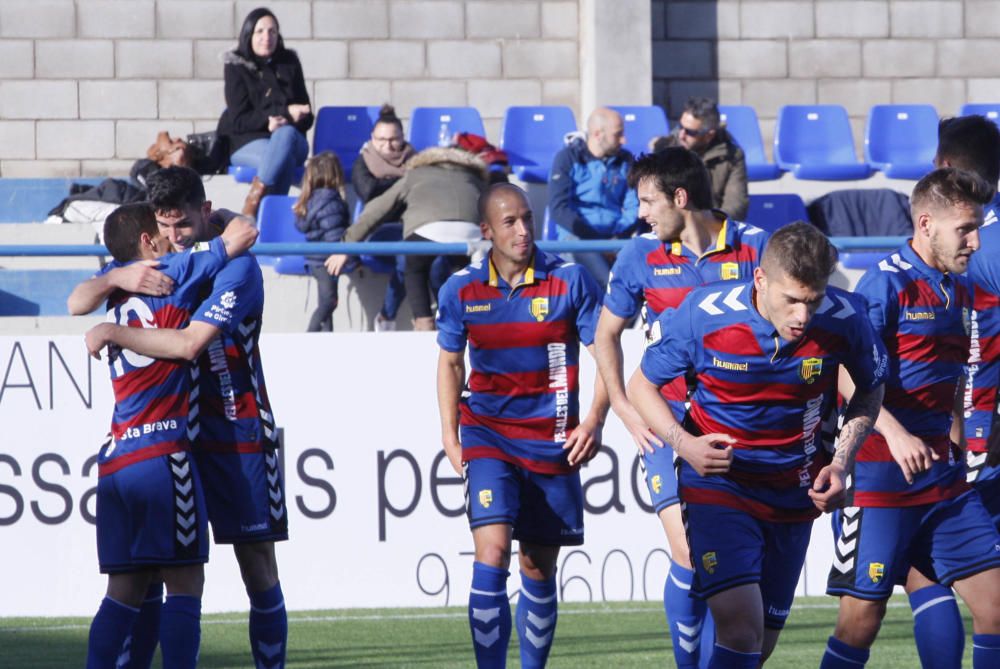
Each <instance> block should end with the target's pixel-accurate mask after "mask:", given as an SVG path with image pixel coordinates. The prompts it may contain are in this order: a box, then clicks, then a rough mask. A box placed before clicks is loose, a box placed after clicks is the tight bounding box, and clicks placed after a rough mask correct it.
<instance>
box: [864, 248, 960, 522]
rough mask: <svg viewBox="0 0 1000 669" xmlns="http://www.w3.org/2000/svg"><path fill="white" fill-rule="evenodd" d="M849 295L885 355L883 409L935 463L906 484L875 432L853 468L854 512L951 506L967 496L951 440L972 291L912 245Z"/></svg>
mask: <svg viewBox="0 0 1000 669" xmlns="http://www.w3.org/2000/svg"><path fill="white" fill-rule="evenodd" d="M855 292H856V293H857V294H858V295H861V296H862V297H864V298H865V300H866V301H867V302H868V317H869V319H870V320H871V323H872V327H873V328H874V329H875V332H876V333H877V335H878V336H879V338H880V339H881V340H882V341H883V342H884V343H885V347H886V349H887V350H888V351H889V377H888V379H887V380H886V384H885V399H884V400H883V403H882V406H883V408H884V409H886V410H888V411H889V412H890V413H891V414H892V415H893V417H895V418H896V420H898V421H899V422H900V423H901V424H902V426H903V427H904V428H906V430H907V431H908V432H909V433H910V434H912V435H914V436H917V437H920V438H921V439H923V441H924V442H925V443H926V444H927V445H928V446H929V447H930V448H932V449H934V450H935V451H936V452H937V454H938V456H939V458H940V459H939V460H938V461H936V462H935V463H934V464H933V466H932V467H931V469H930V470H928V471H926V472H923V473H921V474H918V475H917V476H915V477H914V480H913V483H912V484H908V483H907V482H906V479H905V478H904V477H903V470H902V469H900V467H899V465H898V464H896V462H895V461H894V460H893V459H892V455H891V454H890V452H889V447H888V445H887V444H886V443H885V438H884V437H882V435H880V434H878V433H877V432H873V433H872V434H871V435H870V436H869V437H868V439H867V440H866V441H865V443H864V444H863V445H862V447H861V449H860V450H859V451H858V455H857V459H856V461H855V464H854V479H853V480H854V503H855V505H857V506H894V507H895V506H915V505H918V504H927V503H932V502H938V501H941V500H944V499H950V498H952V497H955V496H957V495H959V494H961V493H962V492H963V491H964V490H966V489H967V486H966V484H965V477H964V475H963V469H964V468H963V466H962V464H961V463H958V462H956V461H955V456H954V452H953V449H952V447H951V440H950V438H949V433H950V430H951V423H952V420H953V415H954V414H953V412H954V408H955V395H956V392H957V391H958V387H957V384H958V383H959V380H960V378H961V377H962V376H963V374H964V368H965V365H966V362H967V361H968V358H969V333H968V329H967V328H968V322H969V319H970V311H971V308H972V290H971V288H970V285H969V282H968V280H967V278H966V277H964V276H954V275H951V274H942V273H941V272H939V271H938V270H936V269H934V268H933V267H931V266H929V265H928V264H927V263H926V262H924V261H923V260H922V259H921V258H920V256H919V255H918V254H917V253H916V251H914V250H913V247H912V246H911V245H910V242H907V243H906V244H904V245H903V246H902V247H901V248H900V249H899V250H897V251H895V252H893V253H892V254H890V255H889V256H887V257H886V258H883V259H882V260H880V261H879V262H878V263H877V264H876V265H874V266H872V267H871V268H870V269H869V270H868V271H867V272H866V273H865V274H864V276H862V277H861V280H860V281H859V282H858V285H857V287H856V288H855Z"/></svg>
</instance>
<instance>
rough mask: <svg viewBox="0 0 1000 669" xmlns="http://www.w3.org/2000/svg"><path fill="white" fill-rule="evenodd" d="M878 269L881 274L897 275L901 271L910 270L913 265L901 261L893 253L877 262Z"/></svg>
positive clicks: (900, 258)
mask: <svg viewBox="0 0 1000 669" xmlns="http://www.w3.org/2000/svg"><path fill="white" fill-rule="evenodd" d="M878 267H879V269H880V270H882V271H883V272H892V273H893V274H897V273H899V270H901V269H912V268H913V265H911V264H910V263H908V262H906V261H905V260H903V258H902V257H900V255H899V254H898V253H893V254H892V255H891V256H889V257H888V258H884V259H882V260H880V261H879V263H878Z"/></svg>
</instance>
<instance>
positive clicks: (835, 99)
mask: <svg viewBox="0 0 1000 669" xmlns="http://www.w3.org/2000/svg"><path fill="white" fill-rule="evenodd" d="M651 1H652V17H653V19H652V33H653V34H652V37H653V99H654V101H655V102H656V103H658V104H661V105H663V106H664V107H665V108H666V109H667V110H668V115H669V116H670V117H671V119H676V118H677V117H678V116H679V114H680V110H681V109H682V108H683V105H684V101H685V100H686V99H687V97H688V96H689V95H709V96H712V97H715V98H717V99H718V100H719V101H720V102H721V103H722V104H748V105H752V106H754V107H755V108H756V110H757V115H758V116H759V117H760V119H761V130H762V132H763V134H764V142H765V145H766V148H767V150H768V152H769V153H770V150H771V143H772V141H773V136H774V123H775V118H776V116H777V110H778V108H779V107H780V106H781V105H783V104H839V105H843V106H844V107H846V109H847V111H848V113H849V114H850V116H851V123H852V126H853V129H854V133H855V146H856V147H857V149H858V151H859V156H860V152H861V150H862V147H863V142H864V124H865V119H866V117H867V114H868V110H869V108H870V107H871V106H872V105H874V104H890V103H904V104H911V103H924V104H931V105H934V106H935V108H936V109H937V111H938V114H939V115H942V116H949V115H954V114H957V113H958V110H959V107H960V106H961V105H962V104H964V103H966V102H990V103H992V102H1000V40H998V39H997V38H998V37H1000V1H997V0H705V1H700V0H651Z"/></svg>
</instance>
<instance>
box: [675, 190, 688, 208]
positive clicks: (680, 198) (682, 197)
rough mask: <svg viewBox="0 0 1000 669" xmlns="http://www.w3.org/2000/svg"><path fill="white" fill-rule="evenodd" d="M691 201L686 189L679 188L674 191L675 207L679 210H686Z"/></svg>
mask: <svg viewBox="0 0 1000 669" xmlns="http://www.w3.org/2000/svg"><path fill="white" fill-rule="evenodd" d="M690 201H691V198H690V196H689V195H688V192H687V189H686V188H678V189H677V190H675V191H674V206H675V207H677V208H678V209H685V208H687V206H688V202H690Z"/></svg>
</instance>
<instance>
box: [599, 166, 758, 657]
mask: <svg viewBox="0 0 1000 669" xmlns="http://www.w3.org/2000/svg"><path fill="white" fill-rule="evenodd" d="M629 187H631V188H635V189H637V191H638V194H639V218H640V219H642V220H643V221H645V222H646V223H647V224H648V225H649V226H650V227H651V228H652V232H649V233H647V234H644V235H640V236H638V237H634V238H632V239H631V240H629V242H628V243H627V244H626V245H625V248H623V249H622V250H621V252H620V253H619V254H618V258H617V260H616V261H615V264H614V267H612V269H611V279H610V281H609V282H608V292H607V295H605V297H604V308H603V309H601V316H600V320H599V321H598V325H597V336H596V343H597V361H598V366H599V367H600V370H601V377H602V378H603V379H604V383H605V385H606V386H607V389H608V396H609V398H610V400H611V406H612V407H613V408H614V410H615V413H616V414H618V416H619V418H621V420H622V422H623V423H624V424H625V426H626V427H627V428H628V430H629V432H630V433H631V434H632V438H633V439H634V440H635V442H636V444H637V445H638V446H639V449H640V457H641V460H640V463H641V464H642V467H643V471H644V473H645V477H646V485H647V486H648V488H649V495H650V499H651V500H652V503H653V509H654V510H655V512H656V514H657V515H658V516H659V517H660V521H661V522H662V524H663V529H664V532H665V533H666V535H667V541H668V543H669V545H670V560H671V564H670V571H669V573H668V574H667V578H666V581H665V583H664V587H663V606H664V610H665V612H666V615H667V624H668V626H669V628H670V635H671V639H672V640H673V649H674V659H675V660H676V662H677V665H678V667H681V668H686V667H696V666H697V665H698V660H699V655H700V652H699V642H700V641H701V642H702V643H704V644H707V646H703V647H707V648H708V649H709V651H708V652H710V649H711V644H712V635H713V631H712V626H711V617H709V618H707V619H706V617H705V614H706V606H705V603H704V602H703V601H699V600H696V599H693V598H691V597H690V596H689V593H690V589H691V581H692V578H693V576H694V572H693V571H692V569H691V556H690V553H689V551H688V545H687V537H686V535H685V532H684V523H683V520H682V518H681V512H680V506H679V499H678V497H677V477H676V474H675V473H674V457H673V456H674V451H673V450H672V449H670V448H669V447H667V448H664V446H663V444H662V442H661V441H660V440H659V439H658V438H657V437H656V436H655V435H654V434H653V433H652V432H650V430H649V427H648V426H647V425H646V423H645V422H644V421H643V420H642V418H641V417H640V416H639V414H638V413H636V411H635V409H634V408H633V407H632V405H631V404H629V403H628V399H627V398H626V396H625V379H624V373H623V354H622V346H621V335H622V332H624V330H625V328H626V327H627V326H628V324H629V322H630V321H632V319H634V318H635V317H636V315H637V314H639V313H641V314H642V317H643V320H644V322H645V325H646V328H647V330H648V328H650V327H651V326H652V324H653V323H655V322H656V319H657V318H658V317H659V315H660V314H661V313H662V312H663V311H664V310H666V309H669V308H676V307H677V306H678V305H679V304H680V303H681V301H682V300H683V299H684V297H685V295H687V294H688V293H689V292H690V291H691V290H692V289H694V288H696V287H698V286H702V285H705V284H707V283H712V282H715V281H731V280H741V279H742V280H746V279H749V278H750V277H751V276H752V275H753V270H754V268H755V267H756V266H757V264H758V262H759V260H760V255H761V253H762V252H763V250H764V245H765V243H766V242H767V233H765V232H764V231H762V230H760V229H758V228H755V227H753V226H751V225H746V224H744V223H739V222H737V221H734V220H732V219H730V218H728V217H727V216H726V214H725V213H724V212H721V211H719V210H715V209H712V208H711V206H712V190H711V183H710V182H709V177H708V172H707V171H706V170H705V166H704V165H703V164H702V162H701V159H700V158H698V156H697V155H695V154H694V153H693V152H691V151H689V150H687V149H684V148H681V147H670V148H667V149H664V150H662V151H659V152H657V153H653V154H644V155H642V156H640V157H639V159H638V160H637V161H636V162H635V164H634V165H633V166H632V170H631V172H629ZM662 390H663V396H664V399H666V400H667V402H668V403H669V404H670V406H671V407H672V408H673V410H674V415H675V416H676V417H677V419H678V420H681V419H682V418H683V416H684V402H685V400H686V399H687V395H688V392H689V389H688V384H687V381H686V379H685V378H683V377H678V378H677V379H675V380H674V381H673V382H671V383H669V384H667V385H665V386H663V389H662Z"/></svg>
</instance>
